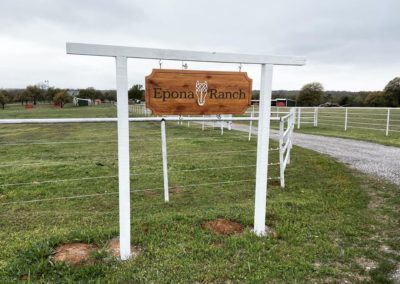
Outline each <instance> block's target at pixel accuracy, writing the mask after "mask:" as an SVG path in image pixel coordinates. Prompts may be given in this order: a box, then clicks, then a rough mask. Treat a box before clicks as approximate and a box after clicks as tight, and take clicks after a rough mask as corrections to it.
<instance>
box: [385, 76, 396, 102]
mask: <svg viewBox="0 0 400 284" xmlns="http://www.w3.org/2000/svg"><path fill="white" fill-rule="evenodd" d="M383 92H384V93H385V97H386V99H387V101H388V102H389V105H390V106H393V107H399V106H400V77H396V78H394V79H393V80H391V81H389V83H387V85H386V87H385V89H384V90H383Z"/></svg>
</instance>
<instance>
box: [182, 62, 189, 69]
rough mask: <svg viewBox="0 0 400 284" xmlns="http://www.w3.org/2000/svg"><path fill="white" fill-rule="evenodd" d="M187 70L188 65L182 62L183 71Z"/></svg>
mask: <svg viewBox="0 0 400 284" xmlns="http://www.w3.org/2000/svg"><path fill="white" fill-rule="evenodd" d="M187 69H188V64H187V63H186V62H184V61H182V70H187Z"/></svg>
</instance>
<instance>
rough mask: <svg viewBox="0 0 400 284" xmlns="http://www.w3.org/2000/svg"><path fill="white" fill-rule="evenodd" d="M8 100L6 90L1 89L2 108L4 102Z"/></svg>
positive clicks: (0, 101)
mask: <svg viewBox="0 0 400 284" xmlns="http://www.w3.org/2000/svg"><path fill="white" fill-rule="evenodd" d="M9 101H10V96H9V94H8V92H7V91H6V90H1V91H0V104H1V106H2V108H3V109H4V108H5V106H6V104H7V103H8V102H9Z"/></svg>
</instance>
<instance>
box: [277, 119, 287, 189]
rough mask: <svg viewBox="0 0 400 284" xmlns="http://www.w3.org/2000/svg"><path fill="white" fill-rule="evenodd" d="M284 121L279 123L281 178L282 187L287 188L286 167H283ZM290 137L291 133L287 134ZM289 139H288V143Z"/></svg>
mask: <svg viewBox="0 0 400 284" xmlns="http://www.w3.org/2000/svg"><path fill="white" fill-rule="evenodd" d="M284 123H285V122H284V121H283V120H282V118H281V120H280V121H279V178H280V182H281V187H285V174H284V171H285V170H284V167H283V166H284V165H283V154H284V153H283V133H284V128H285V127H284ZM287 135H289V133H288V134H287ZM288 140H289V137H288V138H287V142H286V143H288Z"/></svg>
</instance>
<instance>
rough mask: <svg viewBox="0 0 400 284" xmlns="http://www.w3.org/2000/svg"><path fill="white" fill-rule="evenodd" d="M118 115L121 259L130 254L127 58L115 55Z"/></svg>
mask: <svg viewBox="0 0 400 284" xmlns="http://www.w3.org/2000/svg"><path fill="white" fill-rule="evenodd" d="M115 62H116V75H117V80H116V82H117V116H118V187H119V231H120V234H119V246H120V256H121V259H122V260H126V259H128V258H129V257H130V255H131V205H130V203H131V202H130V201H131V197H130V182H131V180H130V165H129V108H128V68H127V58H126V57H123V56H116V57H115Z"/></svg>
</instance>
